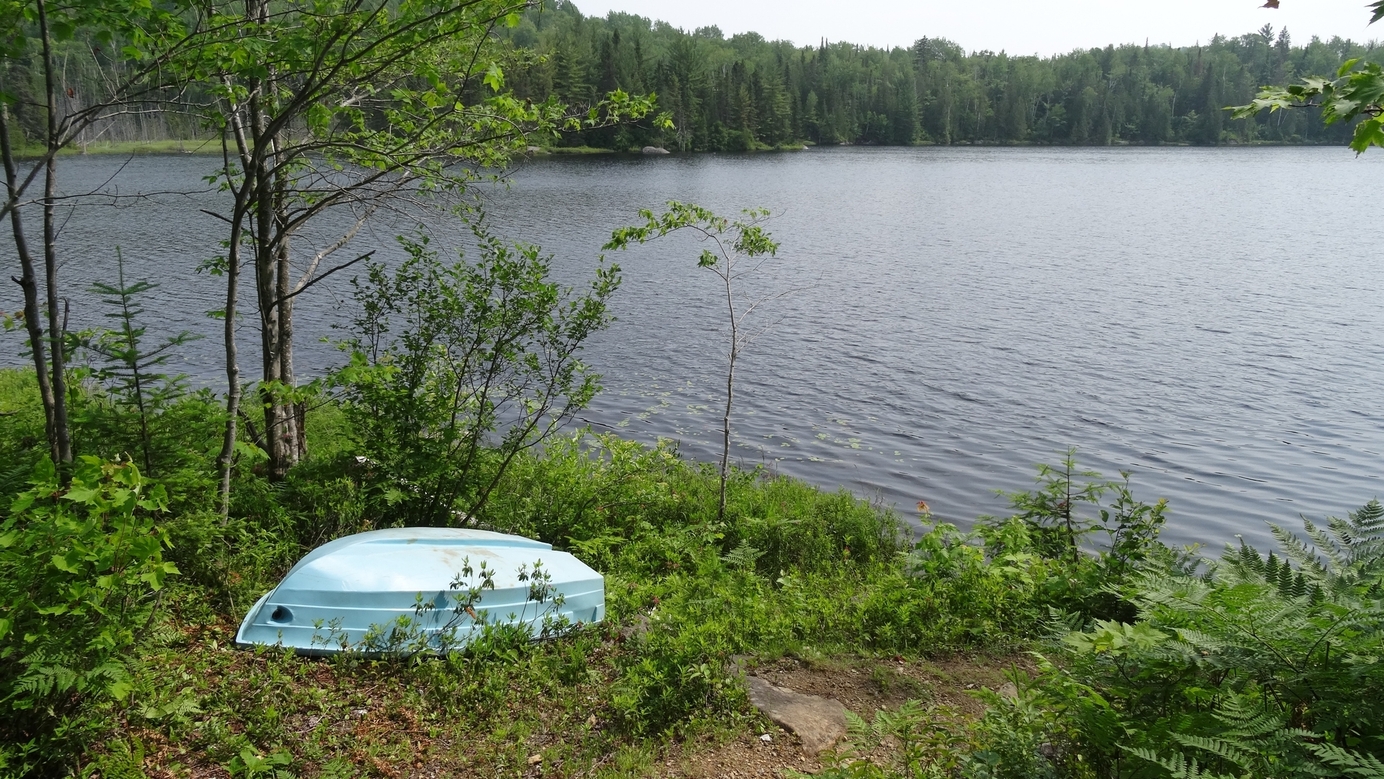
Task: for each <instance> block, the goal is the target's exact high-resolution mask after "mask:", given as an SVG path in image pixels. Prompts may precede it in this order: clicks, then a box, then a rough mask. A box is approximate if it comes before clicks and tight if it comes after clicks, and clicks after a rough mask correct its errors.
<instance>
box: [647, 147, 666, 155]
mask: <svg viewBox="0 0 1384 779" xmlns="http://www.w3.org/2000/svg"><path fill="white" fill-rule="evenodd" d="M642 151H643V152H644V153H645V154H668V153H669V152H668V150H667V149H662V148H659V147H657V146H645V147H644V148H643V150H642Z"/></svg>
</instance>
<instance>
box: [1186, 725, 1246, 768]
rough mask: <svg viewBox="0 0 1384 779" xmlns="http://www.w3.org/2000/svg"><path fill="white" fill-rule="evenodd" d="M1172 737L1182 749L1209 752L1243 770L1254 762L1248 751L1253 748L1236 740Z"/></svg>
mask: <svg viewBox="0 0 1384 779" xmlns="http://www.w3.org/2000/svg"><path fill="white" fill-rule="evenodd" d="M1234 735H1238V734H1234ZM1172 736H1173V738H1174V739H1175V740H1176V741H1177V742H1178V743H1179V744H1181V745H1182V746H1184V747H1191V748H1192V749H1200V750H1201V751H1203V752H1210V753H1211V754H1213V755H1215V756H1216V757H1219V758H1220V759H1222V760H1224V761H1226V762H1227V763H1231V764H1232V765H1236V766H1239V767H1240V768H1243V769H1248V768H1249V767H1250V765H1251V764H1252V763H1253V762H1254V753H1253V752H1252V751H1248V750H1252V749H1253V748H1254V747H1253V746H1252V745H1249V744H1243V742H1240V741H1237V740H1231V739H1227V738H1213V737H1210V736H1186V735H1183V734H1181V733H1174V734H1172ZM1242 747H1243V748H1242Z"/></svg>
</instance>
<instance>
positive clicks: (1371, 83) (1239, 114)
mask: <svg viewBox="0 0 1384 779" xmlns="http://www.w3.org/2000/svg"><path fill="white" fill-rule="evenodd" d="M1267 7H1271V8H1277V7H1278V3H1277V2H1272V5H1270V6H1267ZM1367 7H1368V8H1369V9H1370V11H1371V13H1370V21H1369V23H1370V24H1374V23H1375V22H1377V21H1379V20H1380V19H1384V0H1376V2H1372V3H1370V4H1369V5H1368V6H1367ZM1359 64H1360V59H1359V58H1355V59H1349V60H1346V61H1345V63H1343V64H1342V65H1341V67H1340V68H1339V69H1338V70H1337V71H1336V77H1335V78H1320V77H1312V78H1305V79H1303V80H1302V82H1301V83H1298V84H1292V85H1289V86H1268V87H1263V88H1262V89H1260V90H1259V94H1258V95H1256V96H1255V98H1254V100H1252V101H1250V102H1249V103H1248V104H1247V105H1241V106H1232V107H1231V108H1230V109H1229V110H1230V111H1231V112H1232V115H1233V116H1234V117H1235V118H1236V119H1248V118H1250V117H1252V116H1254V115H1255V114H1258V113H1259V112H1260V111H1268V112H1269V113H1273V112H1275V111H1281V110H1284V109H1288V108H1320V109H1321V110H1322V122H1323V123H1325V124H1326V125H1327V126H1330V125H1333V124H1336V123H1338V122H1353V121H1355V120H1357V119H1359V120H1361V121H1360V122H1359V123H1358V124H1356V125H1355V131H1354V134H1353V135H1352V136H1351V140H1350V148H1352V149H1354V150H1355V152H1356V153H1357V154H1363V153H1364V152H1365V150H1366V149H1369V148H1370V147H1371V146H1384V118H1381V117H1384V68H1381V67H1380V66H1379V65H1378V64H1377V63H1374V62H1366V63H1365V64H1364V65H1363V66H1361V67H1360V68H1359V69H1358V70H1357V69H1356V66H1357V65H1359Z"/></svg>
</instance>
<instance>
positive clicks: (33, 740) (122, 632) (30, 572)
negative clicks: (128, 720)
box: [0, 457, 177, 774]
mask: <svg viewBox="0 0 1384 779" xmlns="http://www.w3.org/2000/svg"><path fill="white" fill-rule="evenodd" d="M165 499H166V497H165V494H164V491H163V488H162V487H161V486H158V485H150V484H148V483H146V482H145V481H144V480H143V478H141V476H140V474H139V471H138V470H137V469H136V468H135V466H134V465H133V464H131V463H128V462H103V461H101V460H98V459H96V458H93V457H83V458H81V459H80V460H79V461H78V462H77V464H76V468H75V471H74V472H73V474H72V481H71V484H70V485H69V486H67V487H65V488H64V487H63V486H62V485H61V484H60V483H59V481H58V474H57V469H56V468H55V467H54V466H53V463H52V462H51V461H49V460H44V461H43V462H42V463H40V465H39V466H38V467H37V468H36V469H35V470H34V473H33V476H32V477H31V479H30V489H29V490H27V491H26V492H23V493H21V494H20V495H19V496H18V497H17V498H16V499H15V501H14V503H13V505H11V506H10V510H9V513H8V516H6V518H5V520H4V522H3V524H0V606H2V607H3V608H0V614H3V616H0V711H2V712H5V713H4V714H0V768H3V769H6V770H12V771H15V772H16V773H20V774H23V773H25V772H26V771H30V770H34V769H36V768H41V767H49V768H53V767H56V766H58V765H60V764H61V762H62V761H63V759H64V758H66V757H67V756H68V754H69V748H70V747H71V746H73V743H72V742H74V741H76V740H79V739H80V738H81V736H82V735H83V733H84V732H85V731H87V730H88V729H90V728H92V727H93V726H94V723H93V722H92V721H91V720H89V719H85V718H84V717H83V713H84V712H87V711H89V709H90V707H91V706H93V705H95V704H98V703H100V702H101V701H108V700H113V699H120V698H122V697H124V696H125V694H126V693H127V692H128V690H129V678H130V677H129V672H128V669H127V666H126V663H127V662H128V659H129V654H130V653H131V650H132V648H133V647H134V646H135V645H136V644H137V643H138V641H139V639H140V634H141V632H142V631H143V630H144V629H145V628H146V627H147V626H148V625H149V624H150V621H151V619H152V618H153V614H154V609H155V606H156V598H155V595H156V594H157V592H158V591H159V589H160V588H161V587H162V586H163V582H164V579H165V577H167V576H169V575H170V574H175V573H177V568H176V567H175V566H174V565H173V564H172V563H169V562H165V561H164V559H163V549H164V548H165V547H166V546H167V545H168V538H167V535H166V534H165V533H164V531H163V530H162V529H161V528H159V527H158V526H157V525H156V524H155V523H154V519H153V515H154V514H155V513H156V512H159V511H161V510H162V509H163V508H164V503H165Z"/></svg>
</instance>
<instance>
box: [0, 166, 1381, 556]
mask: <svg viewBox="0 0 1384 779" xmlns="http://www.w3.org/2000/svg"><path fill="white" fill-rule="evenodd" d="M214 164H215V160H212V159H209V158H205V157H196V156H179V157H143V158H137V159H134V160H132V161H129V162H128V164H126V161H125V160H117V159H112V158H88V159H72V160H65V161H64V166H65V167H64V171H65V174H64V175H66V177H67V178H66V179H65V185H66V186H65V189H66V190H68V191H76V190H77V189H79V188H81V187H82V186H83V185H84V184H99V183H101V182H103V181H105V180H107V179H108V178H110V177H111V176H112V175H114V176H115V177H114V178H113V179H111V183H110V184H109V185H108V188H110V189H116V188H118V190H119V192H120V193H123V194H133V193H138V192H145V193H148V192H156V191H183V190H192V189H197V188H198V187H199V186H202V185H199V180H200V177H201V176H202V175H204V174H206V173H207V172H208V171H209V170H210V169H211V168H212V167H213V166H214ZM121 165H124V167H123V169H120V166H121ZM1381 165H1384V154H1370V155H1365V156H1364V157H1361V158H1356V157H1355V156H1354V154H1352V153H1351V152H1349V151H1347V150H1344V149H1294V148H1263V149H859V148H842V149H814V150H811V151H804V152H800V153H786V154H762V155H750V156H710V155H703V156H686V157H683V156H671V157H661V158H625V157H621V158H610V157H602V158H583V159H554V160H538V161H532V162H529V163H526V164H525V165H523V166H521V167H520V168H519V169H517V170H516V171H515V172H514V175H513V176H512V178H511V180H510V186H509V187H508V188H503V187H487V188H486V191H485V199H486V201H487V203H488V207H489V209H490V212H491V218H492V222H493V223H494V226H495V228H496V229H497V230H498V231H499V232H500V233H502V234H504V235H506V236H508V237H511V238H515V239H522V240H525V241H529V242H533V243H538V244H540V245H542V246H543V247H544V249H545V250H546V251H549V252H551V253H553V254H554V255H555V260H554V267H555V269H556V271H557V273H558V275H559V276H561V277H562V278H564V279H566V280H569V281H571V282H574V283H577V282H580V280H581V279H583V278H585V276H586V275H587V274H589V272H590V269H591V268H592V267H593V264H594V262H595V259H596V257H597V255H598V254H599V252H600V245H601V244H602V243H603V241H604V240H605V239H606V238H608V237H609V234H610V231H611V230H612V229H613V228H615V227H618V226H620V225H623V224H628V223H631V222H633V221H636V220H637V216H636V211H637V210H638V209H640V208H657V207H658V206H659V204H661V203H663V202H664V201H667V200H670V199H677V200H686V201H693V202H696V203H700V204H703V205H706V206H708V207H711V208H713V209H716V210H718V211H721V212H723V213H733V212H735V211H737V210H738V209H740V208H744V207H749V206H762V207H767V208H769V209H771V210H772V211H773V212H774V213H775V215H776V216H775V218H774V219H773V220H772V221H771V222H770V224H769V229H770V230H771V231H772V232H773V234H774V236H775V237H776V238H777V239H778V240H779V241H781V243H782V251H781V252H780V254H779V257H778V258H777V259H775V260H773V261H772V262H770V263H769V264H767V265H766V266H765V267H764V268H763V269H762V270H761V271H760V272H759V273H758V274H756V275H754V276H751V277H748V278H746V279H745V285H744V290H745V292H746V294H747V296H749V297H761V296H764V295H773V294H777V293H782V292H787V293H788V294H786V295H785V296H783V297H778V298H775V299H773V300H771V301H769V302H768V303H766V304H765V306H764V308H763V309H762V311H761V314H760V316H759V318H758V319H757V320H755V321H756V322H757V324H758V326H759V327H761V328H763V333H762V335H760V336H759V337H758V338H757V340H755V341H754V343H753V344H752V345H751V346H750V347H749V348H748V349H747V350H746V351H745V353H744V354H743V356H742V358H741V363H740V373H739V383H738V401H737V408H736V413H735V423H734V424H735V456H736V457H737V458H739V459H740V460H741V461H742V462H744V463H746V464H751V465H752V464H761V463H762V464H765V465H767V466H768V467H771V468H774V469H776V470H777V471H778V472H780V473H785V474H791V475H794V476H800V477H802V478H805V479H807V480H810V481H813V482H815V483H818V484H821V485H823V486H825V487H830V488H834V487H837V486H844V487H846V488H848V489H851V490H853V491H855V492H856V493H858V494H860V495H862V496H865V497H871V498H878V499H880V500H882V501H883V502H884V503H885V504H893V505H896V506H897V507H898V508H899V510H900V512H901V513H904V514H905V515H910V516H911V515H912V512H913V506H914V505H915V504H916V502H917V501H919V500H926V501H927V502H928V503H929V504H930V505H931V507H932V509H933V512H934V514H935V516H937V517H939V518H942V519H945V520H948V521H955V522H958V523H961V524H963V525H964V524H968V523H969V522H970V521H971V520H973V519H974V518H975V517H976V516H977V515H980V514H987V513H1000V512H1002V511H1003V510H1004V508H1005V505H1006V504H1005V501H1004V500H1003V499H1001V498H999V497H997V496H996V495H995V491H996V490H998V489H1009V490H1013V489H1023V488H1026V487H1027V486H1028V485H1029V484H1030V483H1031V480H1032V477H1033V474H1034V468H1033V466H1034V464H1035V463H1038V462H1055V461H1057V460H1058V459H1060V457H1061V453H1062V452H1063V451H1064V450H1065V449H1066V448H1067V447H1069V446H1070V447H1077V449H1078V459H1079V461H1080V463H1081V465H1083V466H1085V467H1089V468H1093V469H1096V470H1099V471H1102V472H1104V473H1106V474H1107V475H1112V476H1113V475H1115V474H1116V473H1117V472H1118V471H1120V470H1129V471H1132V472H1133V477H1132V481H1133V485H1134V489H1135V494H1136V495H1137V496H1140V497H1142V498H1144V499H1147V500H1150V501H1151V500H1153V499H1155V498H1157V497H1167V498H1168V499H1169V500H1170V502H1171V510H1170V522H1169V528H1168V531H1167V533H1166V534H1165V535H1166V538H1168V539H1169V540H1172V541H1176V542H1192V541H1200V542H1205V543H1209V544H1211V545H1213V546H1218V545H1219V544H1221V543H1223V542H1225V541H1228V540H1231V539H1232V537H1233V535H1234V534H1236V533H1241V534H1244V535H1245V536H1246V537H1247V538H1250V539H1252V540H1255V541H1262V540H1265V539H1266V538H1267V533H1266V530H1265V522H1266V521H1272V522H1276V523H1280V524H1285V525H1288V526H1296V525H1298V522H1299V520H1298V517H1299V515H1306V516H1308V517H1310V518H1321V517H1323V516H1325V515H1332V514H1334V515H1342V514H1343V513H1344V512H1346V511H1348V510H1350V509H1352V508H1354V507H1356V506H1358V505H1360V504H1361V503H1363V502H1365V501H1367V500H1369V499H1370V498H1372V497H1374V496H1376V495H1377V494H1379V493H1380V491H1381V490H1380V471H1381V468H1380V465H1381V462H1384V458H1381V452H1384V417H1382V416H1381V408H1384V371H1381V367H1380V366H1381V357H1384V325H1381V323H1380V318H1379V315H1378V311H1379V309H1378V303H1379V293H1380V290H1381V288H1384V268H1381V264H1380V263H1379V262H1378V261H1377V260H1376V259H1374V258H1373V257H1372V256H1371V251H1370V247H1371V246H1372V245H1373V239H1374V237H1375V236H1374V235H1373V234H1372V233H1371V232H1370V228H1368V226H1367V225H1368V224H1370V222H1369V221H1367V220H1369V219H1370V218H1372V215H1373V213H1374V210H1375V208H1376V207H1377V196H1376V195H1375V194H1374V193H1375V192H1376V185H1377V182H1378V181H1379V179H1380V175H1381V173H1384V167H1381ZM118 169H119V170H118ZM117 172H118V175H116V174H117ZM217 204H218V196H216V195H215V194H212V193H208V192H202V193H199V194H191V195H156V196H153V197H150V198H147V199H139V200H122V201H119V205H92V206H88V207H82V208H78V209H73V210H72V212H71V213H70V218H69V219H68V221H67V222H66V224H65V227H64V231H63V235H62V241H63V253H64V257H65V259H66V265H65V267H64V273H65V275H66V278H67V280H68V282H69V284H70V285H71V286H70V289H71V291H72V292H71V295H72V299H73V302H74V309H73V314H72V319H73V326H84V325H89V324H95V323H96V322H98V321H99V315H98V314H97V313H96V312H94V311H92V310H91V309H90V307H89V306H87V305H85V302H87V301H89V300H90V296H89V295H88V294H85V293H84V292H82V290H83V289H84V288H85V287H87V286H88V285H89V284H90V282H91V281H93V280H96V279H108V278H110V277H112V276H113V274H114V264H115V257H114V247H115V246H117V245H119V246H122V247H123V248H124V251H125V256H126V259H127V262H128V263H130V275H132V276H133V277H135V278H149V279H151V280H155V281H159V282H161V283H162V284H163V286H162V287H161V288H160V289H159V290H157V291H156V292H155V293H153V296H152V297H151V298H150V299H149V302H148V308H149V310H150V312H151V313H157V314H158V315H159V316H160V317H163V318H165V319H166V320H167V322H168V324H167V327H168V328H170V329H182V328H186V329H189V330H193V331H196V332H202V333H206V334H207V335H208V339H207V340H205V341H202V342H200V343H197V344H193V345H191V346H189V347H188V348H187V350H186V353H185V362H184V364H183V365H182V366H181V368H182V369H183V370H185V371H187V372H188V373H190V374H192V375H193V376H194V377H195V378H196V379H198V380H199V381H202V382H205V383H207V384H211V385H215V384H216V383H217V381H218V380H219V378H220V368H219V367H218V363H217V359H218V357H217V356H218V354H219V341H218V335H217V325H216V324H215V323H214V322H212V321H210V320H208V319H206V317H205V316H204V312H205V311H207V310H209V309H214V308H219V307H220V303H219V301H218V297H219V294H220V291H219V285H218V281H217V280H216V279H214V278H209V277H207V276H204V275H198V274H196V273H195V272H194V271H193V268H194V267H195V266H196V265H197V263H198V262H199V261H201V260H203V259H205V258H207V257H209V256H211V255H212V254H214V253H215V247H216V241H217V240H218V239H219V237H220V234H221V232H222V230H221V229H220V227H219V225H218V223H217V222H216V221H215V220H214V219H212V218H210V217H208V216H206V215H204V214H202V213H200V212H199V210H198V209H200V208H214V207H216V206H217ZM401 229H410V228H407V227H404V226H401V225H399V224H397V223H396V224H382V225H380V226H379V227H378V228H377V229H376V230H375V232H374V233H373V234H368V235H367V234H363V235H362V236H360V237H359V238H358V239H357V241H356V244H355V245H354V248H357V249H359V250H361V251H365V250H369V249H372V248H378V249H379V250H380V255H379V256H382V257H394V256H397V255H398V252H397V250H396V249H395V248H394V244H393V239H392V237H391V236H392V235H393V234H394V233H395V232H399V231H400V230H401ZM427 229H428V231H429V232H431V233H432V234H433V236H434V242H435V245H458V244H460V243H461V242H462V240H461V237H462V235H463V232H462V231H461V230H460V229H459V228H457V227H455V226H453V225H452V224H450V223H448V222H447V221H446V220H443V219H439V218H436V217H430V218H429V227H428V228H427ZM30 232H31V234H36V233H37V225H34V226H33V227H31V229H30ZM322 235H323V236H325V235H326V232H325V231H324V232H323V234H322ZM321 237H322V236H317V238H319V239H320V238H321ZM313 239H314V236H307V237H306V238H305V239H304V240H303V241H302V242H301V247H302V249H303V253H306V252H307V249H308V248H309V245H310V244H312V242H313ZM699 249H700V247H699V245H698V244H697V243H696V242H695V241H693V240H692V239H691V238H690V237H673V238H669V239H665V240H663V241H660V242H658V243H655V244H650V245H647V246H644V247H638V248H636V249H634V250H631V251H628V252H625V253H621V254H620V255H618V256H616V257H612V258H611V259H614V260H615V261H617V262H619V263H620V265H621V266H622V267H623V268H624V272H625V284H624V287H623V288H622V289H621V291H620V293H619V294H618V296H617V298H616V300H615V303H614V308H615V312H616V314H617V316H618V317H619V321H618V322H617V323H616V324H615V325H614V327H612V328H611V329H610V330H609V331H607V332H606V333H603V334H602V335H601V336H600V337H599V339H598V340H597V342H596V343H595V344H594V345H593V346H592V347H591V348H590V349H589V351H588V354H587V358H588V361H589V362H590V363H591V364H593V365H594V366H595V368H596V369H597V370H599V371H600V372H602V373H603V374H604V376H605V382H604V383H605V387H606V391H605V392H604V393H603V394H602V395H601V396H600V397H599V398H598V399H597V400H596V402H595V404H594V405H593V406H592V408H591V409H589V410H588V411H587V412H586V413H584V414H583V416H582V421H583V422H585V423H589V424H590V425H591V426H592V427H593V428H596V429H598V430H616V431H619V432H620V433H621V434H622V435H626V436H631V437H634V438H638V439H641V440H646V441H652V440H655V439H656V438H659V437H664V438H672V439H676V440H678V441H680V442H681V450H682V451H683V452H684V453H685V454H687V455H689V456H691V457H694V458H703V459H712V458H713V457H714V456H715V454H716V453H717V452H718V451H719V449H718V447H719V437H718V433H717V427H718V425H719V419H720V417H719V409H718V404H719V403H720V402H722V400H721V398H722V395H721V393H722V392H723V390H724V367H725V365H724V364H725V351H726V345H727V343H726V339H727V332H726V330H725V328H724V323H725V314H724V308H723V300H722V298H721V297H720V295H721V290H720V289H719V288H718V287H717V285H716V279H715V278H714V277H713V276H712V275H710V273H709V272H707V271H704V270H698V269H697V268H696V267H695V265H696V255H697V252H698V251H699ZM3 251H5V252H7V254H6V255H5V257H4V259H5V261H7V262H9V263H10V264H11V266H13V264H14V263H13V259H12V256H10V255H12V250H10V249H9V247H8V246H6V247H5V248H4V249H3ZM333 282H341V283H332V282H328V283H324V284H322V285H321V286H320V287H318V288H315V290H314V292H312V293H308V294H307V295H305V296H304V297H303V298H300V301H301V302H300V304H299V323H298V332H299V334H300V338H301V341H300V343H299V346H298V352H297V354H298V360H299V367H300V371H301V372H302V373H303V374H308V375H310V374H312V373H317V372H320V371H321V370H322V369H323V368H325V367H326V366H328V365H329V364H331V363H332V362H334V361H336V360H337V359H339V356H338V352H336V351H335V350H334V349H333V348H332V347H331V346H330V344H325V343H318V342H315V339H317V338H319V337H322V336H326V337H331V336H332V335H333V331H332V329H331V325H332V324H334V323H338V322H341V321H343V319H344V317H345V316H346V314H347V313H348V312H349V308H350V303H349V297H348V296H347V295H346V294H345V290H346V289H347V287H346V285H345V284H344V279H340V280H337V279H334V280H333ZM0 290H3V292H0V305H2V306H4V307H5V308H7V309H9V310H11V311H14V310H17V309H18V308H20V305H21V303H20V298H19V291H18V288H17V287H16V286H15V285H7V286H5V287H3V288H0ZM753 326H754V325H752V327H753ZM155 329H157V328H155ZM7 338H9V339H10V340H9V344H10V345H9V347H8V349H7V351H8V352H9V353H10V354H15V353H17V351H18V349H19V346H20V344H19V342H18V338H17V337H16V336H15V335H13V334H12V335H10V336H7ZM256 348H257V337H256V334H255V332H254V331H253V329H252V328H251V327H250V326H248V325H247V326H246V327H245V328H244V330H243V335H242V353H243V355H244V356H245V358H246V359H245V360H244V362H243V368H244V370H245V371H246V372H247V373H248V374H252V373H253V371H254V366H255V365H256V364H257V357H256V353H255V352H254V351H253V350H254V349H256ZM10 362H12V363H15V364H18V363H19V362H20V360H19V358H18V357H12V358H10Z"/></svg>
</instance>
